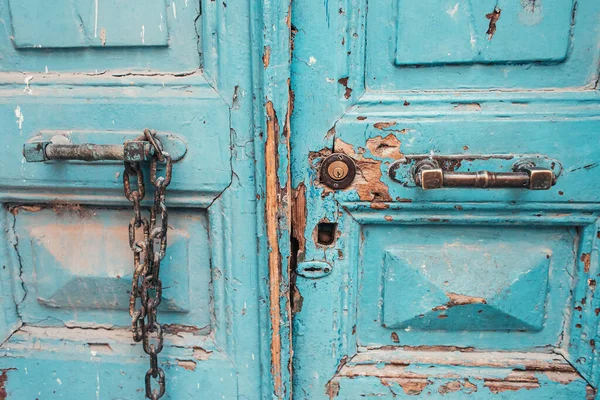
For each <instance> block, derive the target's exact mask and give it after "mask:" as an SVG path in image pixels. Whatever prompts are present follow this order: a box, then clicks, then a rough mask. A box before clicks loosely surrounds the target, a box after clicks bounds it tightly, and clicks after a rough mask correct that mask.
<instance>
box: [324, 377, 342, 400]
mask: <svg viewBox="0 0 600 400" xmlns="http://www.w3.org/2000/svg"><path fill="white" fill-rule="evenodd" d="M325 394H326V395H327V396H328V397H329V398H330V399H333V398H334V397H337V395H338V394H340V383H339V382H338V381H336V380H332V381H329V382H327V384H326V385H325Z"/></svg>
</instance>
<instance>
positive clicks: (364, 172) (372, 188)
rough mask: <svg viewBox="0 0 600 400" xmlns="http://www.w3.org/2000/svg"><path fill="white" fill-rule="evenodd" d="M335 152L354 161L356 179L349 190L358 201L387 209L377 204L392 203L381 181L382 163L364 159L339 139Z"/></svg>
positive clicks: (349, 145) (337, 139) (386, 187)
mask: <svg viewBox="0 0 600 400" xmlns="http://www.w3.org/2000/svg"><path fill="white" fill-rule="evenodd" d="M335 150H336V152H340V153H344V154H346V155H347V156H349V157H352V158H353V159H354V162H355V163H356V178H355V179H354V182H353V183H352V185H351V186H350V188H352V189H354V190H356V192H357V194H358V197H359V198H360V200H362V201H369V202H371V203H372V206H374V207H383V208H387V207H386V206H387V205H383V204H379V203H383V202H388V201H392V198H391V196H390V194H389V188H388V186H387V185H386V184H385V183H383V182H382V181H381V177H382V175H383V174H382V172H381V163H382V161H380V160H375V159H372V158H367V157H364V155H363V154H357V153H356V152H355V151H354V147H353V146H352V145H351V144H348V143H346V142H344V141H342V140H341V139H339V138H336V139H335Z"/></svg>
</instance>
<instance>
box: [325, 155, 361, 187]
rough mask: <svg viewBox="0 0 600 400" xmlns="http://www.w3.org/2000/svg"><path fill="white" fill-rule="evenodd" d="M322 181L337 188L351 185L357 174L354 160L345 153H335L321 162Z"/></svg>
mask: <svg viewBox="0 0 600 400" xmlns="http://www.w3.org/2000/svg"><path fill="white" fill-rule="evenodd" d="M320 171H321V183H322V184H324V185H325V186H327V187H329V188H331V189H334V190H337V189H344V188H347V187H348V186H350V184H351V183H352V181H354V177H355V176H356V166H355V165H354V161H352V159H351V158H350V157H348V156H347V155H345V154H340V153H334V154H332V155H330V156H328V157H327V158H326V159H324V160H323V162H322V163H321V168H320Z"/></svg>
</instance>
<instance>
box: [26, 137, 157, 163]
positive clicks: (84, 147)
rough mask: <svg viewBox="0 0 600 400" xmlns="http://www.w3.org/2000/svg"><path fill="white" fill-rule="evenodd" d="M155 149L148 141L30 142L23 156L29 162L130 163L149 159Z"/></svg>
mask: <svg viewBox="0 0 600 400" xmlns="http://www.w3.org/2000/svg"><path fill="white" fill-rule="evenodd" d="M153 153H154V149H153V148H152V146H151V145H150V143H148V142H147V141H127V142H125V143H123V144H121V145H115V144H91V143H85V144H56V143H52V142H51V141H38V142H28V143H25V144H24V145H23V156H24V157H25V160H26V161H27V162H43V161H50V160H78V161H107V160H117V161H130V162H139V161H145V160H147V159H149V158H150V157H151V156H152V154H153Z"/></svg>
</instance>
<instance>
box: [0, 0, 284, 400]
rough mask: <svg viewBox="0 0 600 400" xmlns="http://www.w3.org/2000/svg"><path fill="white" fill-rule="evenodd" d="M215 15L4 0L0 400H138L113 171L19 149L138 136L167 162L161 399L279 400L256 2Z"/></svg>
mask: <svg viewBox="0 0 600 400" xmlns="http://www.w3.org/2000/svg"><path fill="white" fill-rule="evenodd" d="M227 3H228V2H221V1H219V2H214V1H208V0H207V1H204V0H203V1H199V0H169V1H165V0H144V1H141V0H140V1H138V0H134V1H118V0H73V1H62V0H61V1H52V2H48V1H41V0H30V1H18V0H0V110H1V112H0V121H1V125H2V130H1V139H0V140H1V141H2V143H3V144H2V146H0V181H1V183H0V201H1V202H2V203H3V206H2V210H3V211H2V217H1V218H0V224H1V226H2V229H1V230H0V231H1V232H2V234H3V241H2V243H3V244H4V246H3V250H2V253H1V254H2V256H1V257H2V268H0V274H1V277H0V294H1V299H2V301H1V303H0V304H1V307H0V336H1V339H2V343H3V344H2V346H1V347H0V369H1V371H2V375H1V378H0V398H2V399H4V398H9V399H36V398H39V399H53V398H63V399H67V398H69V399H117V398H118V399H139V398H144V395H145V394H146V389H145V382H144V377H145V375H146V373H147V371H148V370H149V362H148V356H147V355H146V354H145V353H144V350H143V345H142V344H141V343H135V342H134V341H133V339H132V333H131V316H130V314H129V298H130V293H131V290H132V289H131V287H132V279H133V276H132V275H133V272H134V268H133V255H132V251H131V249H130V245H129V242H128V224H129V221H130V220H131V218H132V216H133V211H132V203H131V202H130V201H128V200H127V199H126V198H125V195H124V192H123V190H124V189H123V173H124V166H123V161H114V160H113V161H94V162H87V161H81V160H79V161H67V160H63V161H44V162H36V163H33V162H32V163H30V162H26V159H25V157H24V155H23V154H22V152H23V146H24V145H26V144H31V143H32V142H34V148H33V150H36V148H35V146H37V144H39V143H40V142H44V141H49V142H52V143H54V144H61V143H62V144H68V145H81V144H86V143H90V144H95V145H123V143H124V141H127V140H131V139H134V138H136V137H138V136H139V135H140V134H142V132H143V131H144V129H145V128H149V129H151V130H154V131H156V132H157V137H158V138H159V139H160V140H161V142H162V143H163V145H164V150H166V151H168V152H170V153H171V155H172V156H173V159H174V161H175V162H174V164H173V177H172V182H171V184H170V185H169V187H168V189H167V196H166V204H167V207H168V211H169V219H168V229H167V231H168V238H169V239H168V247H167V252H166V256H165V258H164V259H163V262H162V266H161V273H160V276H161V279H162V282H163V292H162V302H161V304H160V307H159V309H158V321H159V322H160V323H161V324H162V328H163V332H164V348H163V350H162V352H161V353H160V354H159V356H158V366H159V367H160V368H161V369H162V370H164V373H165V376H166V395H165V397H163V398H170V399H192V398H205V399H237V398H245V399H261V398H266V397H270V396H271V395H272V394H273V392H274V391H275V388H274V382H275V381H277V382H278V387H277V391H278V392H282V389H281V377H280V376H279V378H276V376H278V375H277V374H276V373H273V374H272V373H271V371H272V365H273V364H275V365H276V364H277V362H275V361H273V360H276V358H274V357H272V356H271V350H273V351H272V352H273V353H274V354H275V353H277V354H279V350H278V349H277V348H274V349H271V345H270V343H271V336H272V334H271V330H270V321H271V319H270V318H269V312H268V304H269V301H268V298H269V292H268V286H267V281H268V278H267V269H266V267H263V266H265V265H266V259H267V257H268V255H267V254H268V250H267V246H266V239H265V237H266V236H265V234H264V232H265V229H264V226H265V219H264V216H265V211H264V210H265V208H264V207H265V203H264V198H265V195H264V192H265V186H264V140H263V135H262V133H261V132H262V131H263V130H264V129H263V125H264V124H266V122H265V119H264V118H263V115H264V111H262V110H263V108H264V104H263V102H260V103H259V100H260V99H261V98H262V95H261V93H262V91H263V87H262V85H261V78H260V76H261V74H262V71H263V64H262V58H261V57H262V51H261V49H262V48H263V45H262V40H263V39H262V36H261V35H260V32H262V30H263V14H261V12H262V11H261V10H262V6H261V5H260V4H259V2H253V1H238V2H235V3H236V4H227ZM267 9H268V7H266V8H265V10H266V11H265V15H269V11H268V10H267ZM40 146H41V145H40ZM40 148H41V147H38V148H37V149H38V150H39V149H40ZM29 149H30V150H31V149H32V148H31V147H30V148H29ZM46 149H48V147H46ZM46 153H48V151H46ZM26 155H29V156H31V153H27V152H26ZM38 155H39V154H38ZM121 156H123V150H122V149H121ZM38 161H41V160H38ZM140 168H141V169H142V170H143V171H144V175H145V177H146V189H147V194H146V199H145V200H144V201H143V202H142V212H143V214H144V215H145V216H147V212H148V209H149V207H150V205H151V203H152V200H153V192H152V185H151V184H150V182H149V170H148V168H149V166H148V163H147V162H143V163H142V164H141V166H140ZM164 168H165V166H164V164H162V163H159V171H158V174H159V175H161V176H162V175H164ZM131 179H132V181H133V180H134V178H131ZM138 237H139V236H138ZM275 332H277V329H275ZM152 385H153V388H156V387H157V382H156V381H155V380H154V379H152Z"/></svg>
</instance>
